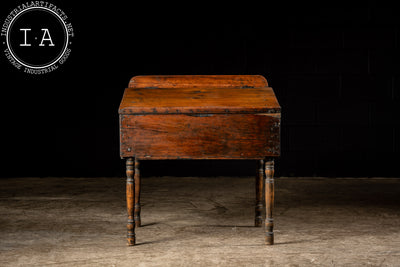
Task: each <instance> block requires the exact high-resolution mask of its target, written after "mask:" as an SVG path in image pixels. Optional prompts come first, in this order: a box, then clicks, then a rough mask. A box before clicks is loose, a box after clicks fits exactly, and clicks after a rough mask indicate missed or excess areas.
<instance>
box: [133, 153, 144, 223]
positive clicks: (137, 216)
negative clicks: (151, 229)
mask: <svg viewBox="0 0 400 267" xmlns="http://www.w3.org/2000/svg"><path fill="white" fill-rule="evenodd" d="M139 166H140V165H139V160H138V158H135V212H134V218H135V226H136V227H140V226H141V224H142V222H141V219H140V169H139Z"/></svg>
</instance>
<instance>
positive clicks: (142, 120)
mask: <svg viewBox="0 0 400 267" xmlns="http://www.w3.org/2000/svg"><path fill="white" fill-rule="evenodd" d="M120 118H121V121H120V123H121V133H120V134H121V147H120V151H121V157H137V158H139V159H262V158H264V157H266V156H279V153H280V145H279V141H280V140H279V139H280V136H279V135H280V116H279V115H277V114H196V115H186V114H181V115H121V117H120Z"/></svg>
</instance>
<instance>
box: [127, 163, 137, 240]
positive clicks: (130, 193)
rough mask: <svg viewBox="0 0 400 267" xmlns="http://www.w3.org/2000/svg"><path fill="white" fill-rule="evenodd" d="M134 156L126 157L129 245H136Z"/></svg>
mask: <svg viewBox="0 0 400 267" xmlns="http://www.w3.org/2000/svg"><path fill="white" fill-rule="evenodd" d="M133 164H134V162H133V158H127V159H126V207H127V211H128V224H127V226H126V227H127V230H128V235H127V240H128V246H133V245H135V242H136V240H135V220H134V217H133V211H134V199H135V182H134V172H135V171H134V168H133Z"/></svg>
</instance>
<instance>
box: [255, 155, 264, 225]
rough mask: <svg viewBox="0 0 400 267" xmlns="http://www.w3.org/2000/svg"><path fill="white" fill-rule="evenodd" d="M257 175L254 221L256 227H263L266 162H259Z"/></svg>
mask: <svg viewBox="0 0 400 267" xmlns="http://www.w3.org/2000/svg"><path fill="white" fill-rule="evenodd" d="M257 163H258V165H257V173H256V207H255V211H256V216H255V220H254V226H255V227H261V225H262V216H261V214H262V209H263V203H262V195H263V183H264V160H260V161H258V162H257Z"/></svg>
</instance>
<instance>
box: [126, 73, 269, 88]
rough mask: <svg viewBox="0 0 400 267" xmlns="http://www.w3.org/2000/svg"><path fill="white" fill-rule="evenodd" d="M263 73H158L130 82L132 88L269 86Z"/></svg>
mask: <svg viewBox="0 0 400 267" xmlns="http://www.w3.org/2000/svg"><path fill="white" fill-rule="evenodd" d="M267 86H268V82H267V80H266V79H265V78H264V77H263V76H261V75H158V76H135V77H133V78H132V79H131V80H130V82H129V87H132V88H202V87H220V88H221V87H225V88H249V87H267Z"/></svg>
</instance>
